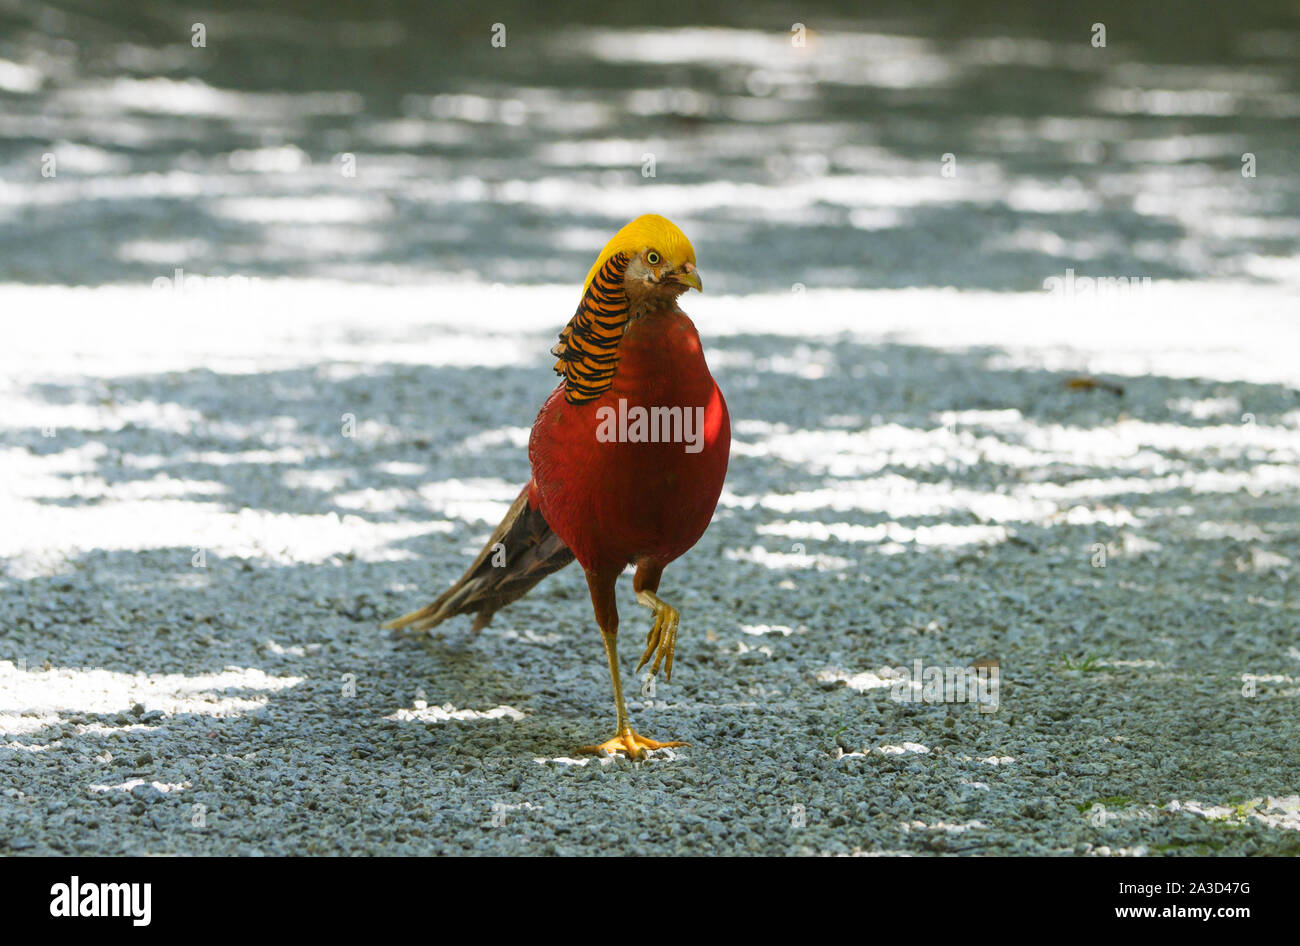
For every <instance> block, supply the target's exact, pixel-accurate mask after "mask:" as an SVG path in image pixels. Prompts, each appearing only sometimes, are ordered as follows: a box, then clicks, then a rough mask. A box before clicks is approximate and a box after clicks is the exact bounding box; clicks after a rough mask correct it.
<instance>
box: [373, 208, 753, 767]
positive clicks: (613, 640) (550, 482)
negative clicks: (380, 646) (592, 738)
mask: <svg viewBox="0 0 1300 946" xmlns="http://www.w3.org/2000/svg"><path fill="white" fill-rule="evenodd" d="M702 288H703V287H702V286H701V283H700V277H699V273H698V272H697V271H696V269H695V250H694V249H693V248H692V247H691V244H690V241H689V240H687V239H686V236H685V234H683V233H682V231H681V230H679V229H678V228H677V227H676V226H674V225H673V224H672V223H671V222H670V221H668V220H666V219H664V218H663V217H660V216H656V215H646V216H643V217H638V218H637V219H635V220H633V221H632V222H631V223H629V224H628V225H627V226H625V227H623V229H621V230H619V231H618V233H616V234H615V235H614V238H613V239H611V240H610V241H609V243H607V244H606V245H605V248H604V249H603V250H602V251H601V253H600V255H599V256H598V257H597V259H596V262H595V264H594V265H593V266H592V267H591V271H590V272H589V273H588V274H587V282H586V285H585V287H584V289H583V294H582V301H581V302H580V303H579V304H578V311H577V313H576V314H575V315H574V316H573V318H572V319H570V320H569V323H568V325H567V326H565V328H564V330H563V331H562V332H561V333H560V342H559V344H558V345H556V346H555V347H554V348H553V349H551V353H552V354H554V355H556V356H558V358H559V360H558V361H557V362H556V363H555V370H556V373H558V374H560V375H562V376H563V380H562V381H561V382H560V383H559V385H557V386H556V388H555V390H554V391H553V392H551V396H550V397H548V398H547V399H546V403H545V404H543V405H542V409H541V413H539V414H538V415H537V420H536V422H535V423H534V424H533V430H532V435H531V437H530V438H529V442H528V458H529V461H530V462H531V464H532V473H533V476H532V480H531V481H529V483H528V485H527V486H525V487H524V488H523V490H522V491H521V492H520V493H519V497H518V498H517V499H516V500H515V501H514V504H513V505H512V506H511V507H510V511H509V512H508V513H506V517H505V519H503V520H502V522H501V524H500V525H499V526H497V528H496V531H495V532H493V533H492V536H491V538H489V539H488V541H487V544H486V545H485V546H484V548H483V551H482V552H480V553H479V556H478V558H476V559H475V560H474V562H473V564H471V565H470V567H469V569H468V570H467V571H466V572H465V574H464V575H463V576H461V578H460V580H459V581H457V582H456V583H455V584H454V585H452V586H451V587H450V588H448V589H447V591H445V592H444V593H443V594H442V595H441V596H440V597H439V598H438V599H437V600H436V601H434V602H433V603H432V604H431V605H429V606H428V607H426V608H421V609H420V610H419V611H414V612H412V613H411V614H407V615H405V616H403V617H400V618H398V619H397V620H395V621H392V622H391V623H389V624H388V625H386V626H387V627H390V628H393V629H396V630H408V631H416V632H418V631H424V630H427V629H429V628H431V627H433V626H434V625H436V624H439V623H441V622H442V621H445V620H446V619H447V618H449V617H452V616H453V615H456V614H473V615H474V616H475V617H474V625H473V626H474V630H475V631H478V630H480V629H482V628H483V627H485V626H486V625H487V623H488V622H489V621H490V620H491V619H492V615H493V614H494V613H496V612H497V611H498V610H500V609H501V608H503V607H505V606H506V605H507V604H509V603H510V602H511V601H514V600H516V599H517V598H519V597H521V596H523V595H524V594H525V593H526V592H527V591H528V590H529V589H530V588H532V587H533V586H534V585H536V584H537V583H538V582H539V581H541V580H542V579H543V578H544V577H546V576H547V575H549V574H551V573H552V572H554V571H556V570H558V569H560V568H563V567H564V566H565V565H567V564H569V562H571V561H573V560H574V559H575V558H576V559H577V560H578V562H579V564H581V565H582V567H583V569H584V570H585V571H586V573H587V588H588V590H589V591H590V593H591V604H592V608H593V609H594V610H595V614H596V624H597V625H598V626H599V628H600V633H601V637H602V639H603V641H604V644H605V655H606V657H607V659H608V661H609V676H610V681H611V682H612V684H613V687H614V704H615V707H616V709H617V713H618V723H617V731H616V732H615V733H614V735H613V737H612V738H610V739H608V740H606V741H605V742H603V743H601V744H600V745H596V746H585V747H583V750H582V751H586V752H600V751H602V750H604V751H608V752H611V753H613V752H623V753H626V754H628V755H630V756H633V757H640V756H641V755H643V754H644V752H645V751H646V750H648V749H659V748H662V747H664V746H680V745H685V743H681V742H659V741H657V740H654V739H649V738H647V737H645V736H641V735H638V734H637V733H636V732H634V731H633V730H632V727H631V725H630V724H629V722H628V716H627V706H626V704H625V702H624V700H623V688H622V685H621V684H620V682H619V669H618V607H617V603H616V601H615V595H614V590H615V585H616V583H617V580H618V576H619V575H620V574H621V573H622V571H623V569H624V568H626V567H627V566H628V565H635V566H636V573H635V575H634V577H633V579H632V588H633V590H634V591H635V592H636V599H637V601H638V602H639V603H640V604H642V605H644V606H645V607H647V608H649V609H650V610H651V611H652V612H653V614H654V622H653V624H652V625H651V628H650V632H649V634H648V635H647V637H646V647H645V652H644V653H643V654H642V655H641V661H640V663H639V664H637V670H638V671H639V670H640V669H641V667H643V666H645V664H646V661H648V660H650V658H651V657H652V656H653V657H654V663H653V664H652V665H651V668H650V672H651V673H652V674H657V673H658V672H659V668H660V666H661V665H662V666H663V670H664V676H665V678H666V679H670V678H671V677H672V670H673V654H674V651H675V649H676V645H677V627H678V621H679V614H678V611H677V609H676V608H674V607H673V606H672V605H670V604H668V603H667V602H665V601H664V600H663V599H662V598H660V597H659V595H658V591H659V579H660V577H661V576H662V575H663V570H664V567H665V566H666V565H667V564H668V563H669V562H671V561H673V560H674V559H676V558H678V557H679V556H680V555H682V554H683V553H684V552H686V550H687V549H689V548H690V547H691V546H693V545H694V544H695V543H696V542H697V541H698V540H699V538H700V536H702V535H703V534H704V530H705V529H707V528H708V525H709V520H710V519H711V518H712V517H713V510H714V508H715V507H716V506H717V502H718V495H719V494H720V493H721V492H722V481H723V479H724V478H725V476H726V473H727V458H728V455H729V454H730V450H731V421H730V418H729V416H728V414H727V404H726V401H725V400H723V397H722V392H721V391H720V390H718V385H717V383H716V382H715V381H714V380H713V376H712V375H711V374H710V373H709V368H708V365H707V364H705V361H704V353H703V351H702V349H701V347H700V337H699V334H698V333H697V332H696V331H695V326H694V324H692V322H691V320H690V319H689V318H687V316H686V314H685V313H684V312H682V310H681V309H680V308H678V306H677V299H678V297H679V296H680V295H681V294H682V293H684V292H685V291H686V290H687V289H696V290H702Z"/></svg>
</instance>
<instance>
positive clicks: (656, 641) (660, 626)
mask: <svg viewBox="0 0 1300 946" xmlns="http://www.w3.org/2000/svg"><path fill="white" fill-rule="evenodd" d="M663 571H664V570H663V566H662V565H652V564H650V563H649V562H639V563H637V566H636V575H635V576H634V577H633V579H632V589H633V590H634V591H635V592H636V600H637V602H638V603H640V604H643V605H645V606H646V607H647V608H649V609H650V610H651V611H653V612H654V613H655V622H654V624H653V625H651V627H650V633H649V634H647V635H646V638H645V653H643V654H642V655H641V662H640V663H639V664H637V665H636V669H637V670H638V671H640V670H641V668H642V667H644V666H645V663H646V661H647V660H649V659H650V656H651V655H652V654H653V655H654V658H655V662H654V663H653V664H651V665H650V675H651V676H653V675H654V674H656V673H658V672H659V665H660V664H663V668H664V679H665V680H671V679H672V678H673V654H674V652H675V651H676V650H677V624H678V622H679V621H680V620H681V615H680V614H679V613H678V611H677V609H676V608H674V607H673V606H672V605H671V604H669V603H668V602H666V601H664V600H663V599H662V598H660V597H659V596H658V595H657V594H655V592H656V591H658V590H659V578H660V576H662V575H663Z"/></svg>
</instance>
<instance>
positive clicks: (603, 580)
mask: <svg viewBox="0 0 1300 946" xmlns="http://www.w3.org/2000/svg"><path fill="white" fill-rule="evenodd" d="M640 574H641V572H640V569H638V571H637V576H638V578H639V577H640ZM617 581H618V572H617V571H614V572H612V573H611V572H604V571H589V572H587V590H588V591H590V592H591V606H592V609H593V610H594V611H595V612H596V623H597V624H598V625H600V636H601V639H602V640H603V641H604V643H605V657H606V658H607V659H608V661H609V679H610V682H611V683H613V685H614V706H615V708H616V710H617V711H618V731H617V732H615V733H614V735H613V736H612V737H611V738H609V739H606V740H605V741H604V742H602V743H601V744H600V745H597V746H583V747H582V748H581V749H579V750H578V751H579V752H587V753H600V752H608V753H610V754H611V755H613V754H614V753H616V752H622V753H625V754H626V755H628V756H630V757H631V758H634V759H639V758H641V756H643V755H645V753H646V751H647V750H650V749H663V748H666V747H669V746H684V745H686V743H684V742H659V741H658V740H655V739H650V738H648V737H646V736H642V735H639V734H638V733H636V732H634V731H633V729H632V726H631V725H630V724H629V722H628V718H627V704H626V703H625V702H624V700H623V684H622V682H621V681H620V679H619V673H618V604H617V602H616V601H615V598H614V587H615V584H616V583H617ZM657 581H658V576H657V575H656V582H657ZM652 593H653V592H652ZM638 600H639V595H638ZM644 662H645V661H644V660H643V661H642V663H644ZM656 666H657V665H656Z"/></svg>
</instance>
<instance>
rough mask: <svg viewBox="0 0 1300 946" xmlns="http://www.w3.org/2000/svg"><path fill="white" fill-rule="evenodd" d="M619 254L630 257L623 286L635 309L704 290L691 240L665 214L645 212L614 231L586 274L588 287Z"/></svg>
mask: <svg viewBox="0 0 1300 946" xmlns="http://www.w3.org/2000/svg"><path fill="white" fill-rule="evenodd" d="M619 253H625V254H627V257H628V262H627V270H626V272H625V273H624V276H623V289H624V291H626V292H627V296H628V301H629V303H631V306H632V308H633V309H634V310H635V309H638V308H643V307H645V306H646V305H654V304H657V303H661V302H671V301H672V300H674V299H676V298H677V297H678V296H680V295H681V294H682V293H683V292H685V291H686V290H687V289H697V290H699V291H701V292H703V291H704V287H703V285H702V284H701V283H700V274H699V273H698V272H697V271H696V269H695V249H694V248H693V247H692V246H691V241H690V240H688V239H686V234H684V233H682V231H681V230H679V229H678V228H677V225H676V224H674V223H673V222H672V221H671V220H668V219H667V218H665V217H661V216H659V215H658V214H646V215H644V216H641V217H637V218H636V219H635V220H633V221H632V222H631V223H629V224H628V225H627V226H625V227H624V228H623V229H622V230H619V231H618V233H616V234H614V237H613V239H611V240H610V241H609V242H608V243H606V244H605V248H604V249H603V250H601V252H600V256H599V257H597V259H596V263H595V265H594V266H592V267H591V272H589V273H588V274H587V286H588V287H590V286H591V282H592V280H593V279H595V278H596V273H598V272H599V271H600V268H601V267H602V266H604V265H605V262H606V261H607V260H608V259H609V258H610V257H612V256H616V255H618V254H619Z"/></svg>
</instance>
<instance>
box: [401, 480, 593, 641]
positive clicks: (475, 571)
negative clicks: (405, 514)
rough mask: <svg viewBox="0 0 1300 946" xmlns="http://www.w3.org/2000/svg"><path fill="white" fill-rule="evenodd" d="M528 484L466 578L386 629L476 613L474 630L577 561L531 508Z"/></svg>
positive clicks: (417, 627)
mask: <svg viewBox="0 0 1300 946" xmlns="http://www.w3.org/2000/svg"><path fill="white" fill-rule="evenodd" d="M532 486H533V484H532V483H529V484H528V485H527V486H525V487H524V488H523V491H522V492H521V493H520V494H519V498H518V499H516V500H515V501H514V504H513V505H512V506H511V507H510V511H509V512H508V513H506V517H505V518H504V519H502V520H501V524H500V525H499V526H497V527H496V531H494V532H493V533H492V537H491V538H490V539H488V540H487V545H485V546H484V547H483V551H481V552H479V553H478V558H476V559H474V563H473V564H472V565H470V567H469V568H468V569H466V571H465V574H464V575H462V576H461V577H460V581H458V582H456V583H455V584H454V585H452V586H451V587H450V588H448V589H447V590H446V591H444V592H443V593H442V594H441V595H439V596H438V599H437V600H436V601H434V602H433V604H431V605H429V606H428V607H425V608H421V609H420V610H418V611H412V612H411V613H410V614H404V615H402V616H401V617H400V618H397V619H396V620H395V621H389V622H388V623H387V624H385V625H384V627H387V628H392V629H393V630H396V631H400V630H411V631H427V630H428V629H429V628H431V627H434V626H436V625H438V624H441V623H442V622H443V621H445V620H447V618H449V617H453V616H454V615H457V614H473V615H474V630H475V631H480V630H482V629H483V628H485V627H487V625H488V622H489V621H491V620H492V615H493V614H495V613H496V612H497V611H500V610H501V609H502V608H504V607H505V606H506V605H508V604H509V603H510V602H512V601H514V600H516V599H518V598H522V597H523V596H524V595H525V594H527V593H528V591H529V589H531V588H532V587H533V585H535V584H537V583H538V582H539V581H541V580H542V579H543V578H545V577H546V576H547V575H549V574H551V572H555V571H559V570H560V569H561V568H563V567H564V566H565V565H568V564H569V563H570V562H571V561H573V553H572V552H571V551H569V547H568V546H567V545H565V544H564V542H563V541H562V540H561V539H560V537H559V536H558V535H556V534H555V533H554V532H552V531H551V527H550V526H549V525H547V524H546V520H545V519H544V518H542V511H541V510H540V509H538V508H537V507H536V506H531V505H529V502H528V494H529V492H530V491H531V489H532Z"/></svg>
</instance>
